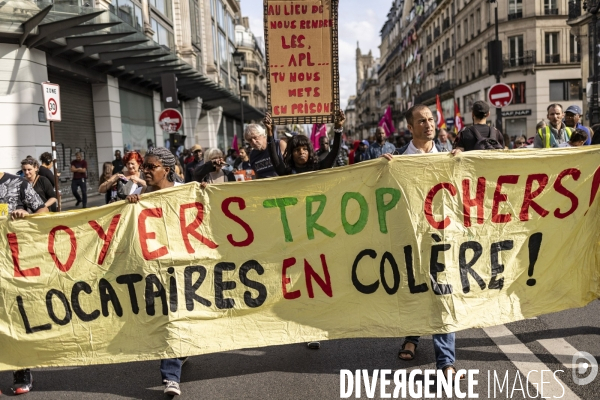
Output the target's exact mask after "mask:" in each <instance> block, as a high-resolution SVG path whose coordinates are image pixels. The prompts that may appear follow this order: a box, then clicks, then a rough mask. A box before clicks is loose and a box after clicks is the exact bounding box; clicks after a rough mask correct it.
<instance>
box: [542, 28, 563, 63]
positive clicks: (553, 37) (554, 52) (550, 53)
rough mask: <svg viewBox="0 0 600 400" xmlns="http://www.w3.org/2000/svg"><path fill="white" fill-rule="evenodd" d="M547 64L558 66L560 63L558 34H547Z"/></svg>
mask: <svg viewBox="0 0 600 400" xmlns="http://www.w3.org/2000/svg"><path fill="white" fill-rule="evenodd" d="M545 38H546V47H545V49H546V64H556V63H559V62H560V54H558V32H550V33H546V35H545Z"/></svg>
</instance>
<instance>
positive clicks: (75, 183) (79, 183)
mask: <svg viewBox="0 0 600 400" xmlns="http://www.w3.org/2000/svg"><path fill="white" fill-rule="evenodd" d="M77 188H81V197H79V193H77ZM71 191H72V192H73V196H75V199H76V200H77V201H79V202H81V203H83V208H86V207H87V187H86V185H85V179H73V180H72V181H71ZM82 198H83V199H82Z"/></svg>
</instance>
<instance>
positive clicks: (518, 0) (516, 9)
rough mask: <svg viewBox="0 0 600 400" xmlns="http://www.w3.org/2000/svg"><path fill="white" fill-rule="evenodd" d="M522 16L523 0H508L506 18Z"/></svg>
mask: <svg viewBox="0 0 600 400" xmlns="http://www.w3.org/2000/svg"><path fill="white" fill-rule="evenodd" d="M521 17H523V0H508V18H509V19H514V18H521Z"/></svg>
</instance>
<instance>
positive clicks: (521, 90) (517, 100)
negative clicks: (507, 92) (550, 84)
mask: <svg viewBox="0 0 600 400" xmlns="http://www.w3.org/2000/svg"><path fill="white" fill-rule="evenodd" d="M508 86H510V88H511V89H512V91H513V99H512V102H511V103H510V104H525V103H526V101H525V82H517V83H509V84H508Z"/></svg>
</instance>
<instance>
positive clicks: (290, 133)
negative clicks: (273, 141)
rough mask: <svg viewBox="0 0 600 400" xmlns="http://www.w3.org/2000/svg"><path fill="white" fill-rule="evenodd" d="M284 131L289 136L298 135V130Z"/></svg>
mask: <svg viewBox="0 0 600 400" xmlns="http://www.w3.org/2000/svg"><path fill="white" fill-rule="evenodd" d="M284 133H285V136H287V137H289V138H291V137H294V136H296V135H298V132H284Z"/></svg>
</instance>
